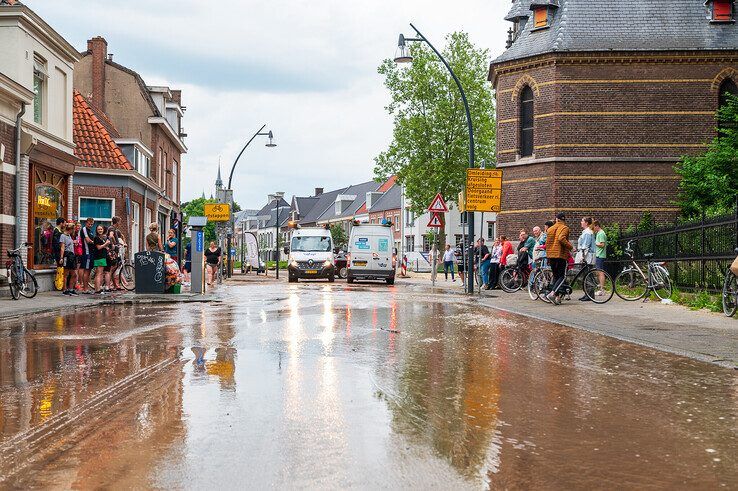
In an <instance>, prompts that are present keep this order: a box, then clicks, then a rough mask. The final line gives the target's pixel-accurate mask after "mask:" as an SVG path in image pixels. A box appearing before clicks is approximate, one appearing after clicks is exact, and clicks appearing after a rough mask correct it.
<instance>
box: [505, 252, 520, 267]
mask: <svg viewBox="0 0 738 491" xmlns="http://www.w3.org/2000/svg"><path fill="white" fill-rule="evenodd" d="M507 265H508V267H514V266H517V265H518V255H517V254H508V255H507Z"/></svg>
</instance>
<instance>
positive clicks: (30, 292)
mask: <svg viewBox="0 0 738 491" xmlns="http://www.w3.org/2000/svg"><path fill="white" fill-rule="evenodd" d="M23 276H24V278H23V281H22V285H21V288H20V294H21V295H23V296H24V297H26V298H33V297H35V296H36V294H37V293H38V282H37V281H36V277H35V276H33V275H32V274H31V272H30V271H28V270H27V269H26V268H23Z"/></svg>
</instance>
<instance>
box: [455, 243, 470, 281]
mask: <svg viewBox="0 0 738 491" xmlns="http://www.w3.org/2000/svg"><path fill="white" fill-rule="evenodd" d="M455 254H456V267H457V268H458V270H459V278H460V279H461V286H462V287H463V286H464V285H466V282H465V281H464V272H465V271H466V258H467V257H469V256H464V245H463V244H462V246H461V247H460V248H458V249H456V251H455Z"/></svg>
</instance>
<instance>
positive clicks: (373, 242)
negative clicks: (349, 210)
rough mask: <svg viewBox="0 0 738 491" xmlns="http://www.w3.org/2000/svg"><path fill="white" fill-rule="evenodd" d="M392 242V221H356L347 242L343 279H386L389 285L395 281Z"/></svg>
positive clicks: (393, 241)
mask: <svg viewBox="0 0 738 491" xmlns="http://www.w3.org/2000/svg"><path fill="white" fill-rule="evenodd" d="M394 243H395V239H394V236H393V234H392V224H389V225H369V224H362V223H358V224H355V225H354V228H353V229H351V237H350V238H349V243H348V258H347V259H348V263H347V267H348V272H347V276H346V281H348V282H349V283H353V282H354V281H355V280H385V281H386V282H387V284H388V285H392V284H394V282H395V265H394V260H393V257H392V250H393V249H392V248H393V246H394Z"/></svg>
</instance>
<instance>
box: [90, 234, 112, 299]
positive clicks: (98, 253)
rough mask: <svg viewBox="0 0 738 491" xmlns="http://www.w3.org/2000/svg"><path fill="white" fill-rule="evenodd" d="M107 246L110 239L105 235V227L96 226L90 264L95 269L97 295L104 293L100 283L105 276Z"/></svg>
mask: <svg viewBox="0 0 738 491" xmlns="http://www.w3.org/2000/svg"><path fill="white" fill-rule="evenodd" d="M109 245H110V239H109V238H108V236H107V235H106V234H105V227H103V226H102V225H98V226H97V230H96V234H95V238H94V239H93V242H92V257H93V263H92V264H93V266H94V267H95V293H96V294H98V295H99V294H102V293H106V292H104V291H103V290H102V282H103V276H104V275H105V268H106V267H107V265H108V261H107V256H108V246H109Z"/></svg>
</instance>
